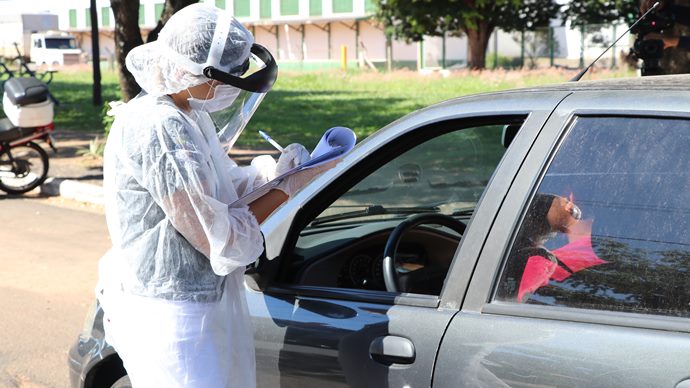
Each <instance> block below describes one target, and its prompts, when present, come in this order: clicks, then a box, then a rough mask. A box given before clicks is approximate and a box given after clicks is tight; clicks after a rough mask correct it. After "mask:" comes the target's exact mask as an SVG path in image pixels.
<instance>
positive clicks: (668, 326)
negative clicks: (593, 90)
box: [463, 104, 690, 333]
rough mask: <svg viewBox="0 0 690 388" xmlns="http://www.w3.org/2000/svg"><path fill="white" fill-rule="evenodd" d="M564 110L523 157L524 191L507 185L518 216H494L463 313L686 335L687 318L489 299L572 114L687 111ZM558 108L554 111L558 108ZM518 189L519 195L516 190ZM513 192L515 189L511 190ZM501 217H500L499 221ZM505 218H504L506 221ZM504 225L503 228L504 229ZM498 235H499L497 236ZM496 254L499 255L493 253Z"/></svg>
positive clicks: (658, 115) (670, 115)
mask: <svg viewBox="0 0 690 388" xmlns="http://www.w3.org/2000/svg"><path fill="white" fill-rule="evenodd" d="M562 110H564V111H565V112H563V111H561V112H557V114H555V115H554V116H553V118H552V119H550V120H549V121H548V122H547V123H546V125H545V127H544V130H543V131H542V134H541V135H540V136H539V138H538V139H537V141H536V142H535V149H536V150H543V152H539V151H536V152H532V153H531V155H530V156H528V158H527V159H526V160H525V164H524V165H523V167H522V168H521V169H520V171H519V172H518V176H517V177H516V180H522V185H528V187H527V188H526V189H525V188H523V187H518V186H520V185H515V186H513V187H511V192H509V193H508V198H511V197H512V198H515V197H519V198H520V200H518V201H514V202H516V203H515V204H514V205H513V206H512V207H513V209H511V210H509V211H508V212H515V211H517V212H518V216H517V217H512V219H510V217H509V216H506V214H505V213H506V212H505V210H503V209H502V211H501V213H502V214H499V216H498V217H497V223H496V224H497V225H498V228H492V230H491V232H490V233H489V234H488V235H487V240H489V239H493V241H495V242H496V243H497V244H496V246H495V247H494V249H492V250H491V252H486V251H483V252H482V253H481V254H480V258H479V263H478V266H477V273H478V275H477V276H476V277H473V279H472V284H471V285H470V292H469V295H468V297H467V302H468V303H465V304H463V311H467V312H472V313H481V314H495V315H505V316H515V317H525V318H537V319H550V320H560V321H570V322H581V323H597V324H604V325H615V326H624V327H633V328H645V329H657V330H668V331H682V332H688V333H690V325H688V318H682V317H673V316H664V315H654V314H641V313H635V312H627V311H610V310H601V309H599V310H595V309H585V308H575V307H563V306H545V305H544V306H542V305H533V304H517V303H509V302H499V301H493V300H492V299H493V296H494V293H495V290H496V287H497V285H498V282H499V281H500V278H501V275H502V271H503V267H504V263H505V260H507V257H508V255H509V253H510V249H511V247H512V244H513V240H514V238H515V235H516V234H517V231H518V230H519V227H520V225H521V223H522V220H523V218H524V216H525V214H526V211H527V208H528V206H529V204H530V203H531V201H532V198H533V196H534V195H535V193H536V192H537V190H538V188H539V186H540V185H541V183H542V181H543V179H544V176H545V175H546V172H547V171H548V168H549V167H550V166H551V163H552V162H553V160H554V158H555V156H556V154H557V153H558V151H559V150H560V147H561V146H562V144H563V142H564V141H565V139H566V138H567V137H568V135H569V134H570V132H571V130H572V128H573V127H574V124H575V123H576V121H577V118H580V117H582V118H585V117H586V118H596V117H605V118H614V117H622V118H652V119H682V120H690V113H688V112H678V111H655V110H650V111H644V110H642V109H636V110H632V109H606V108H602V109H568V106H567V104H565V107H563V108H562ZM557 111H558V109H557ZM520 191H522V193H520ZM516 192H517V193H516ZM501 218H504V220H503V221H505V222H503V223H502V222H501ZM505 218H509V219H510V222H507V220H505ZM506 229H507V232H506ZM497 236H501V237H497ZM498 252H500V253H498ZM482 283H483V284H482Z"/></svg>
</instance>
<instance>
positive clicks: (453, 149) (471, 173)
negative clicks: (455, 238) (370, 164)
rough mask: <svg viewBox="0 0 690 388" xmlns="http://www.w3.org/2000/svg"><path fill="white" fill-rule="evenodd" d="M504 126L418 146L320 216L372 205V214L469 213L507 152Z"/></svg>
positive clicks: (447, 136)
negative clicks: (395, 210) (503, 140)
mask: <svg viewBox="0 0 690 388" xmlns="http://www.w3.org/2000/svg"><path fill="white" fill-rule="evenodd" d="M503 128H504V126H502V125H494V126H484V127H476V128H467V129H463V130H461V131H455V132H450V133H446V134H444V135H441V136H438V137H436V138H434V139H431V140H429V141H427V142H425V143H423V144H420V145H419V146H417V147H415V148H413V149H411V150H409V151H407V152H405V153H404V154H402V155H400V156H398V157H397V158H395V159H393V160H392V161H390V162H388V163H386V164H385V165H383V166H381V167H380V168H378V169H377V170H376V171H374V172H373V173H371V174H370V175H369V176H367V177H366V178H365V179H364V180H362V181H361V182H359V183H358V184H357V185H355V186H354V187H352V188H351V189H350V190H348V192H347V193H345V194H344V195H343V196H342V197H341V198H339V199H338V200H337V201H335V202H334V203H333V204H332V205H331V206H330V207H328V208H327V209H326V210H325V211H324V212H323V213H322V214H321V215H320V216H319V217H318V218H323V217H324V216H332V215H334V214H343V213H346V212H353V211H354V210H357V209H371V208H372V207H375V209H379V210H378V211H373V212H369V214H370V215H381V213H385V215H390V214H391V213H393V212H387V211H386V209H398V210H400V213H402V212H404V209H409V210H410V212H416V211H419V212H421V211H425V210H428V211H440V212H443V213H447V214H452V213H453V212H457V211H458V210H463V209H468V208H470V209H471V208H473V207H474V206H475V204H476V203H477V201H478V200H479V197H480V196H481V194H482V192H483V191H484V187H485V186H486V184H487V183H488V181H489V178H490V177H491V174H493V172H494V169H495V168H496V166H497V165H498V162H499V161H500V159H501V157H502V156H503V153H504V152H505V148H504V147H503V145H502V144H501V135H502V130H503ZM318 218H317V219H318Z"/></svg>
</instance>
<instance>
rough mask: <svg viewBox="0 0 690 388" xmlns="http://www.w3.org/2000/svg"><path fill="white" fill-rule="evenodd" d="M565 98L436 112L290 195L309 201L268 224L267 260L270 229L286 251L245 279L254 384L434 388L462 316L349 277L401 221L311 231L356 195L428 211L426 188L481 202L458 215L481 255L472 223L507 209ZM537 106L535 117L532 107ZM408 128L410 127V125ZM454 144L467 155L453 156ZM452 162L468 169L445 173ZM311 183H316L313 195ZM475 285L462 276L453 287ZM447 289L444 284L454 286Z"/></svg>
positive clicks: (426, 296) (450, 240)
mask: <svg viewBox="0 0 690 388" xmlns="http://www.w3.org/2000/svg"><path fill="white" fill-rule="evenodd" d="M563 96H564V94H563V93H551V94H548V95H540V96H537V97H534V98H532V99H530V98H528V97H526V96H525V95H520V96H515V97H509V96H500V97H495V98H493V99H491V98H484V100H482V99H481V98H480V99H476V100H473V101H471V102H470V103H468V105H467V106H468V107H469V108H472V107H474V108H477V107H481V110H480V111H479V112H476V111H475V112H474V116H473V114H472V109H467V110H463V109H461V108H462V104H458V105H459V107H452V106H446V107H443V112H445V117H444V116H441V115H440V114H439V116H440V118H439V117H437V118H436V119H435V120H430V117H433V115H431V114H429V112H423V113H422V114H421V116H420V117H412V119H411V120H418V119H421V120H420V121H421V122H422V124H416V125H410V123H409V122H408V123H406V122H405V121H402V122H401V123H398V124H397V128H396V127H395V126H394V127H392V128H391V129H390V131H389V132H388V133H391V134H393V135H391V136H388V135H386V133H384V134H379V135H376V136H373V137H372V139H368V140H367V142H365V144H363V145H360V148H363V149H359V152H360V155H354V156H350V157H351V158H353V160H348V159H347V158H346V160H345V161H344V162H343V164H345V166H341V169H340V170H336V171H334V172H332V175H331V176H328V175H326V176H324V177H321V178H320V180H317V181H316V182H315V183H314V185H312V186H310V187H308V188H307V189H306V190H305V192H303V193H302V194H300V196H298V197H296V198H295V199H294V200H295V201H300V200H301V199H302V198H305V199H303V201H304V202H303V204H302V205H300V207H299V208H298V209H299V210H295V209H294V208H291V207H289V206H286V207H284V208H283V209H281V210H279V212H278V213H277V214H275V215H274V216H273V217H272V220H273V222H274V224H271V225H269V227H268V229H269V230H267V233H266V234H267V242H266V243H267V252H268V255H269V257H270V255H271V251H275V250H276V249H275V247H274V246H275V244H276V242H275V240H274V238H275V235H273V234H272V233H278V234H279V233H281V231H282V232H284V233H285V237H284V241H285V243H284V246H283V247H282V249H281V252H280V255H279V257H277V258H275V259H273V260H264V261H262V263H261V265H260V266H259V268H258V269H257V270H256V271H254V272H255V273H254V274H253V275H248V276H250V277H248V281H247V284H248V288H247V300H248V304H249V308H250V312H251V314H252V318H253V323H254V329H255V343H256V359H257V381H258V385H259V386H281V387H297V386H299V387H310V386H314V387H316V386H318V387H322V386H355V387H366V386H370V387H387V386H390V387H404V386H415V387H417V386H430V385H431V378H432V371H433V367H434V363H435V358H436V354H437V351H438V346H439V344H440V342H441V338H442V336H443V335H444V333H445V330H446V328H447V325H448V323H449V322H450V320H451V318H452V317H453V315H454V314H456V313H457V311H458V309H457V308H455V307H450V308H446V307H443V308H442V307H440V306H439V300H440V299H439V294H438V293H436V294H433V293H432V294H430V293H417V292H403V293H393V292H387V291H385V290H382V289H381V288H380V284H379V285H378V286H377V285H376V279H375V278H376V277H377V276H375V275H363V276H362V277H360V278H357V280H351V279H349V277H350V276H351V275H352V273H355V274H358V273H359V272H358V271H359V269H358V268H362V266H361V265H360V264H357V265H356V266H354V268H355V269H354V270H352V272H350V267H345V265H350V264H351V263H352V262H358V263H359V262H360V261H362V260H365V259H361V255H357V254H355V253H356V252H355V250H356V247H358V246H359V245H363V246H364V245H366V244H369V245H367V246H368V247H370V248H371V249H374V250H376V249H377V248H382V247H383V242H385V238H386V236H387V235H388V233H389V232H390V230H391V229H392V228H393V227H394V226H395V225H397V224H399V223H400V222H401V221H402V220H404V219H405V217H404V216H402V215H400V214H383V215H382V216H381V217H380V218H376V219H366V220H360V219H359V218H357V219H349V220H343V221H339V222H336V223H334V224H328V225H320V227H319V228H315V227H314V225H315V219H316V218H317V217H323V216H324V214H326V215H328V216H331V217H332V216H333V214H332V210H333V209H334V207H343V206H353V205H352V204H349V203H348V204H347V205H345V204H344V203H345V202H346V201H350V200H352V198H354V197H356V196H359V197H358V198H365V200H366V201H371V202H374V203H379V202H384V203H385V206H383V205H377V206H378V207H377V206H374V207H373V208H376V209H387V208H391V207H392V206H390V205H391V204H393V205H398V206H397V208H398V209H400V208H402V207H403V206H402V205H401V204H400V203H399V202H396V201H397V200H398V199H400V198H404V199H405V201H407V202H405V203H404V205H405V206H404V207H405V209H409V208H412V207H415V206H416V207H417V208H419V209H422V208H428V206H427V205H428V204H427V202H428V201H424V200H423V199H425V198H432V197H433V199H434V200H437V199H438V198H436V197H434V195H435V193H434V194H429V192H428V191H424V190H423V188H427V189H428V188H429V187H432V188H443V189H444V190H445V193H446V194H448V193H451V195H456V196H460V197H463V198H462V201H465V202H472V203H473V204H476V203H477V202H480V205H477V207H476V208H475V209H474V218H472V221H469V214H470V213H463V212H459V213H458V214H464V215H462V216H461V215H459V216H458V218H459V219H462V220H463V221H464V222H465V223H467V229H466V231H465V233H464V234H463V236H462V240H461V243H460V244H461V245H462V246H464V247H466V248H465V250H463V252H464V254H466V255H468V256H471V255H473V254H476V253H477V252H478V251H477V249H476V248H477V247H478V246H479V245H478V244H477V243H478V241H474V240H473V239H475V238H477V237H482V236H484V234H485V232H482V229H486V228H487V227H488V225H490V222H491V221H490V220H477V219H476V218H477V217H478V216H481V215H482V214H492V212H493V211H494V209H496V208H497V207H498V206H499V204H500V202H501V200H502V198H503V196H504V195H505V190H506V189H507V187H509V185H510V182H511V181H512V177H513V176H514V174H515V173H516V171H517V167H518V166H519V164H520V162H521V161H522V159H523V158H524V157H525V155H526V153H527V149H528V148H529V146H530V145H531V141H533V140H534V138H535V137H536V135H537V133H538V132H539V130H540V129H541V128H542V125H543V123H544V122H545V121H546V119H547V117H548V115H549V114H550V113H551V111H552V109H553V107H554V106H555V105H556V104H557V103H558V101H560V100H561V99H562V98H563ZM529 102H532V104H531V106H532V107H533V109H532V110H530V109H528V108H526V107H528V106H530V104H529ZM503 106H505V107H509V108H507V110H506V112H505V113H503V114H500V113H496V112H497V111H498V112H501V109H500V107H503ZM497 108H498V109H497ZM475 110H477V109H475ZM457 112H462V113H461V114H458V113H457ZM432 113H433V112H432ZM449 114H450V115H451V117H449V116H448V115H449ZM417 122H419V121H417ZM405 124H408V125H410V127H407V128H405ZM506 126H510V127H511V128H520V126H522V128H521V129H520V132H521V136H520V138H519V140H516V142H517V143H519V145H518V146H511V147H509V148H508V151H507V152H506V151H505V150H504V149H503V150H500V151H499V150H498V147H497V145H499V146H500V147H503V144H501V135H503V133H502V130H503V129H505V128H506ZM377 137H378V138H379V139H377ZM381 138H382V139H384V140H381ZM482 139H484V140H482ZM488 139H491V140H488ZM488 143H492V144H491V145H490V146H488ZM454 144H457V145H458V147H459V148H458V151H462V152H458V153H455V154H451V153H448V150H449V149H452V147H453V145H454ZM434 147H436V148H434ZM438 147H441V148H438ZM439 149H442V150H441V151H439ZM355 152H357V149H356V150H355ZM497 153H498V154H497ZM504 153H505V154H504ZM487 160H488V162H487ZM453 161H456V162H458V163H457V164H458V165H459V166H461V167H462V168H460V169H457V170H452V171H449V170H448V169H449V168H450V166H451V165H452V162H453ZM470 161H472V162H473V163H476V164H475V165H472V164H470ZM427 162H430V163H427ZM475 167H476V168H475ZM463 171H464V172H463ZM391 172H392V175H391ZM446 172H447V173H446ZM463 174H467V176H464V175H463ZM391 176H394V177H395V178H394V179H396V182H397V183H395V184H393V185H392V186H396V185H400V187H391V184H390V182H389V181H390V179H389V178H390V177H391ZM314 186H320V187H319V189H318V190H317V189H313V187H314ZM310 189H312V191H310ZM453 193H455V194H453ZM427 194H428V195H427ZM480 197H481V198H482V199H481V200H480ZM453 200H458V198H455V197H453ZM462 201H460V202H462ZM413 205H414V206H413ZM422 205H423V206H422ZM368 208H369V209H371V208H372V207H368ZM420 211H422V210H420ZM295 214H296V216H295ZM405 214H407V213H405ZM336 215H337V214H336ZM463 217H464V218H463ZM285 219H287V220H289V225H288V226H286V225H285V224H284V223H282V222H284V220H285ZM333 219H337V217H336V218H330V220H333ZM475 224H476V225H477V226H476V227H475ZM316 229H318V230H316ZM473 230H476V231H475V232H473ZM417 233H418V234H420V235H423V234H434V235H437V236H436V238H437V240H438V241H439V242H440V243H439V246H438V247H432V249H430V250H429V249H428V247H426V249H427V253H429V256H443V255H441V254H440V253H439V252H441V251H443V252H444V254H447V256H448V257H447V258H446V259H447V260H448V261H449V262H450V260H456V259H457V257H456V258H455V259H453V256H454V255H456V254H457V253H456V252H457V244H458V241H457V240H459V238H460V237H459V236H457V237H455V236H454V235H453V234H452V233H446V231H443V230H441V231H439V230H436V229H433V228H427V229H425V230H422V231H419V232H417ZM439 236H440V237H439ZM472 236H474V237H472ZM281 238H282V236H281ZM454 239H455V240H454ZM365 243H366V244H365ZM401 246H402V247H403V248H401V249H403V250H407V249H409V251H406V252H405V260H409V261H410V262H409V263H408V262H406V264H408V265H410V266H412V267H411V268H414V265H419V263H418V262H417V263H415V262H414V261H415V260H417V259H418V258H417V257H414V256H415V254H416V252H419V251H418V250H417V248H415V247H414V246H413V244H412V245H410V244H407V245H405V243H403V244H401ZM272 247H273V248H272ZM448 247H450V248H448ZM436 248H437V249H436ZM312 256H314V257H313V259H312ZM378 259H380V258H376V257H373V253H372V256H371V257H369V259H368V260H369V262H368V264H367V265H366V266H364V267H365V268H369V269H370V268H372V266H375V265H377V263H378V262H377V261H376V260H378ZM475 259H476V257H475ZM358 260H359V261H358ZM329 263H330V264H329ZM332 263H337V264H338V265H335V266H333V265H332ZM345 268H347V271H345ZM466 272H467V273H469V272H471V271H470V269H467V270H466ZM468 279H469V276H465V277H464V280H463V278H462V277H458V278H457V279H453V280H452V282H453V283H460V282H463V281H464V282H467V280H468ZM441 282H443V278H441ZM449 282H451V281H450V280H446V282H445V286H446V287H447V286H448V283H449ZM441 284H443V283H441ZM465 286H466V284H465Z"/></svg>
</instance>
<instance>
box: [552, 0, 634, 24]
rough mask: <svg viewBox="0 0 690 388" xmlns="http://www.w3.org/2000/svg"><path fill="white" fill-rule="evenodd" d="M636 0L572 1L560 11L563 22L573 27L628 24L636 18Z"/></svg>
mask: <svg viewBox="0 0 690 388" xmlns="http://www.w3.org/2000/svg"><path fill="white" fill-rule="evenodd" d="M639 7H640V2H639V1H638V0H572V1H570V2H569V3H568V4H566V5H565V6H564V7H563V9H562V10H561V12H562V15H563V20H564V21H565V20H570V22H571V24H572V25H574V26H584V25H587V24H610V23H613V22H617V21H625V22H627V23H628V24H632V22H633V21H634V20H635V19H636V18H637V16H638V13H639V12H638V10H639Z"/></svg>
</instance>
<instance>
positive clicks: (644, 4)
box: [640, 0, 666, 14]
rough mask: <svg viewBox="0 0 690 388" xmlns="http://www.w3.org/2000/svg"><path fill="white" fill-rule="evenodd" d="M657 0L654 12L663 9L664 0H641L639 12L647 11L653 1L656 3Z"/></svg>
mask: <svg viewBox="0 0 690 388" xmlns="http://www.w3.org/2000/svg"><path fill="white" fill-rule="evenodd" d="M657 1H658V2H659V6H658V7H657V9H656V12H659V11H661V10H662V9H664V7H665V6H666V1H665V0H641V1H640V14H643V13H645V12H647V11H648V10H649V9H650V8H652V6H653V5H654V3H656V2H657Z"/></svg>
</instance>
